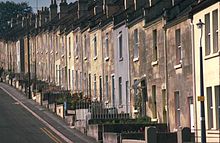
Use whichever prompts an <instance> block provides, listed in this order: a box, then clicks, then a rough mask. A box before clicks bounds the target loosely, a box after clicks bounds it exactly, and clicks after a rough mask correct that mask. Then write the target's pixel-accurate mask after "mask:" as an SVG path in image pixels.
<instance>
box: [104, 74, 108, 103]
mask: <svg viewBox="0 0 220 143" xmlns="http://www.w3.org/2000/svg"><path fill="white" fill-rule="evenodd" d="M105 90H106V100H108V76H107V75H106V76H105Z"/></svg>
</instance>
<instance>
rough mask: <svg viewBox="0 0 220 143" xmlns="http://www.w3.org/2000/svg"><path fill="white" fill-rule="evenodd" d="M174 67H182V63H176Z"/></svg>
mask: <svg viewBox="0 0 220 143" xmlns="http://www.w3.org/2000/svg"><path fill="white" fill-rule="evenodd" d="M174 68H175V69H179V68H182V64H181V63H180V64H178V65H175V66H174Z"/></svg>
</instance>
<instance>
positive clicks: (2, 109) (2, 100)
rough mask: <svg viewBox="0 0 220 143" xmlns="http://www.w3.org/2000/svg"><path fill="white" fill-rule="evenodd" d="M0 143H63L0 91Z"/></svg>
mask: <svg viewBox="0 0 220 143" xmlns="http://www.w3.org/2000/svg"><path fill="white" fill-rule="evenodd" d="M0 143H65V142H64V141H63V140H62V139H61V138H59V137H58V136H57V135H56V134H55V133H53V132H52V131H51V130H50V129H49V128H47V127H46V126H44V125H43V123H41V121H39V120H38V119H37V118H35V117H34V116H33V115H32V114H31V113H30V112H28V111H27V110H26V109H24V108H23V107H22V106H21V105H20V104H19V103H18V102H16V101H15V100H13V99H12V98H11V97H10V96H8V95H7V93H5V92H4V91H3V90H2V89H0Z"/></svg>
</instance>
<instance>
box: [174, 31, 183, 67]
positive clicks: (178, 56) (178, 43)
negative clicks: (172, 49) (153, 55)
mask: <svg viewBox="0 0 220 143" xmlns="http://www.w3.org/2000/svg"><path fill="white" fill-rule="evenodd" d="M175 36H176V37H175V39H176V64H180V63H181V59H182V57H181V37H180V36H181V32H180V29H177V30H176V32H175Z"/></svg>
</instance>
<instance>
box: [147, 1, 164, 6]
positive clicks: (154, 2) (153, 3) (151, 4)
mask: <svg viewBox="0 0 220 143" xmlns="http://www.w3.org/2000/svg"><path fill="white" fill-rule="evenodd" d="M159 1H161V0H149V2H150V6H153V5H155V4H156V3H158V2H159Z"/></svg>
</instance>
